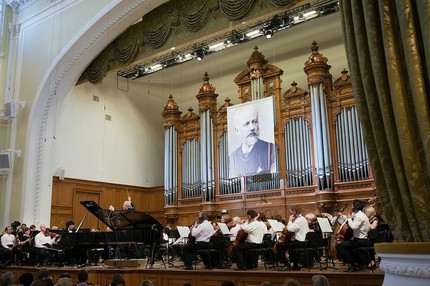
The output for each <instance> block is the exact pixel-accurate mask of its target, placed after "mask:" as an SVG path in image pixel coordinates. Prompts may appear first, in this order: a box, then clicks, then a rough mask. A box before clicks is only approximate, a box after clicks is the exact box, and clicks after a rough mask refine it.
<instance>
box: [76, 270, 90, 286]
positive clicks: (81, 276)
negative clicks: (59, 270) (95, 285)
mask: <svg viewBox="0 0 430 286" xmlns="http://www.w3.org/2000/svg"><path fill="white" fill-rule="evenodd" d="M76 276H77V278H78V284H77V286H86V285H92V284H91V283H88V271H87V270H85V269H81V270H79V271H78V273H77V274H76Z"/></svg>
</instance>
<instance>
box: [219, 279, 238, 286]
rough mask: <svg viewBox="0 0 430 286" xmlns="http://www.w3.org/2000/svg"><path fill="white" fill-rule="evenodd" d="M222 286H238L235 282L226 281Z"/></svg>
mask: <svg viewBox="0 0 430 286" xmlns="http://www.w3.org/2000/svg"><path fill="white" fill-rule="evenodd" d="M221 286H236V284H235V283H234V282H233V281H230V280H226V281H222V283H221Z"/></svg>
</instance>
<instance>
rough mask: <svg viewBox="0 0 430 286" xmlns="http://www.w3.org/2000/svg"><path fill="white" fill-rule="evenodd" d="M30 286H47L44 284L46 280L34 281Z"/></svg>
mask: <svg viewBox="0 0 430 286" xmlns="http://www.w3.org/2000/svg"><path fill="white" fill-rule="evenodd" d="M30 286H47V284H46V280H42V279H36V280H34V281H33V282H31V284H30Z"/></svg>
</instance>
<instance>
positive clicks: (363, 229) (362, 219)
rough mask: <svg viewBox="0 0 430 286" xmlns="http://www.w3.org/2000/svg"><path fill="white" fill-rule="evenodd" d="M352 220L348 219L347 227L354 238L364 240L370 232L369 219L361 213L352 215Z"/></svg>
mask: <svg viewBox="0 0 430 286" xmlns="http://www.w3.org/2000/svg"><path fill="white" fill-rule="evenodd" d="M352 216H353V217H352V218H349V219H348V225H349V227H350V228H351V229H352V232H353V234H354V237H355V238H361V239H365V238H367V234H368V232H369V230H370V222H369V218H368V217H367V215H366V214H365V213H363V212H362V211H358V212H356V213H353V214H352Z"/></svg>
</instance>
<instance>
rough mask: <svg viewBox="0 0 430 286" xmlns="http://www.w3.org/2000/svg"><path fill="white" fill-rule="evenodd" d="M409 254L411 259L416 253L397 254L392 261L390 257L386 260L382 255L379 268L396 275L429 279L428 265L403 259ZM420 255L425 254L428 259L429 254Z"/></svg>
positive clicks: (429, 270) (429, 268) (429, 257)
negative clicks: (396, 257)
mask: <svg viewBox="0 0 430 286" xmlns="http://www.w3.org/2000/svg"><path fill="white" fill-rule="evenodd" d="M390 256H391V255H390ZM411 256H412V258H411V259H413V257H414V256H418V255H416V254H415V255H398V259H396V260H395V261H392V260H391V259H389V260H388V261H387V260H385V259H384V257H382V260H381V264H380V265H379V268H380V269H381V270H382V271H384V272H385V273H390V274H394V275H397V276H406V277H415V278H423V279H430V267H429V266H428V265H417V264H415V263H408V262H411V261H410V260H409V259H407V260H403V259H405V258H407V257H411ZM421 256H426V257H427V258H428V259H430V256H429V255H421ZM391 262H392V263H391Z"/></svg>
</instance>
